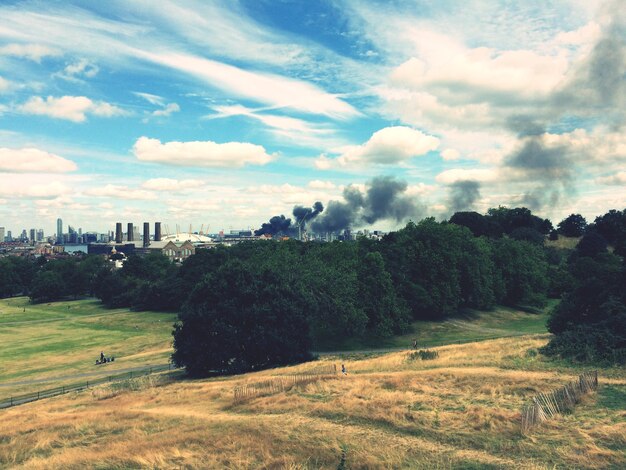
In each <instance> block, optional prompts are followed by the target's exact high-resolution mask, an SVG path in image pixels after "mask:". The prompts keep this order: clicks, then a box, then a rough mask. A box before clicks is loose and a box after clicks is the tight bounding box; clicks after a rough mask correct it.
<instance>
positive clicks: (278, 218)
mask: <svg viewBox="0 0 626 470" xmlns="http://www.w3.org/2000/svg"><path fill="white" fill-rule="evenodd" d="M290 227H291V219H287V218H286V217H285V216H284V215H275V216H274V217H272V218H271V219H270V220H269V222H265V223H264V224H263V225H261V228H260V229H258V230H255V231H254V234H255V235H266V234H267V235H281V234H282V235H289V234H290V230H289V229H290Z"/></svg>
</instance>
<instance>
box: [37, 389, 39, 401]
mask: <svg viewBox="0 0 626 470" xmlns="http://www.w3.org/2000/svg"><path fill="white" fill-rule="evenodd" d="M37 400H39V390H37Z"/></svg>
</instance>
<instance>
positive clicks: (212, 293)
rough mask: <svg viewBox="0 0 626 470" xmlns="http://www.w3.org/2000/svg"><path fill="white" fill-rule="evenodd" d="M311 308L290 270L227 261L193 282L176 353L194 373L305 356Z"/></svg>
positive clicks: (177, 328) (179, 361)
mask: <svg viewBox="0 0 626 470" xmlns="http://www.w3.org/2000/svg"><path fill="white" fill-rule="evenodd" d="M307 309H308V307H307V305H306V301H305V296H304V295H303V292H302V288H301V286H300V285H299V283H298V282H297V279H294V278H292V277H290V276H289V273H285V272H281V271H280V270H276V269H269V268H261V269H253V266H250V265H246V264H244V263H242V262H241V261H238V260H233V261H228V262H227V263H225V264H224V265H223V266H221V267H220V268H219V269H218V270H217V271H216V273H215V274H213V275H212V274H209V275H207V276H206V277H205V279H204V280H203V281H202V282H201V283H200V284H198V285H197V286H196V287H195V289H194V290H193V292H192V294H191V295H190V297H189V300H188V301H187V303H186V304H185V306H184V307H183V309H182V311H181V313H180V314H179V322H178V323H177V324H176V325H175V329H174V332H173V335H174V354H173V355H172V358H173V360H174V362H175V363H176V364H178V365H179V366H184V367H185V369H186V371H187V373H188V374H189V375H192V376H196V377H200V376H207V375H210V374H212V373H240V372H245V371H250V370H259V369H263V368H267V367H273V366H279V365H284V364H290V363H296V362H302V361H306V360H308V359H310V358H311V355H310V352H309V351H310V345H311V342H310V338H309V331H308V323H307V319H306V313H305V312H306V311H307Z"/></svg>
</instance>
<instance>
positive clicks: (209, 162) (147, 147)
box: [133, 137, 274, 168]
mask: <svg viewBox="0 0 626 470" xmlns="http://www.w3.org/2000/svg"><path fill="white" fill-rule="evenodd" d="M133 153H134V154H135V156H136V157H137V158H138V159H139V160H142V161H146V162H156V163H164V164H168V165H178V166H198V167H210V168H241V167H243V166H244V165H265V164H267V163H269V162H270V161H272V160H273V159H274V157H273V156H272V155H268V153H267V152H266V151H265V148H264V147H263V146H261V145H255V144H250V143H245V142H226V143H224V144H218V143H216V142H212V141H210V140H209V141H192V142H176V141H174V142H166V143H161V141H159V140H158V139H150V138H148V137H140V138H139V139H137V141H136V142H135V145H134V146H133Z"/></svg>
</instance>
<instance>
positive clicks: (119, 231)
mask: <svg viewBox="0 0 626 470" xmlns="http://www.w3.org/2000/svg"><path fill="white" fill-rule="evenodd" d="M123 241H124V240H123V239H122V222H117V223H116V224H115V243H122V242H123Z"/></svg>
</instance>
